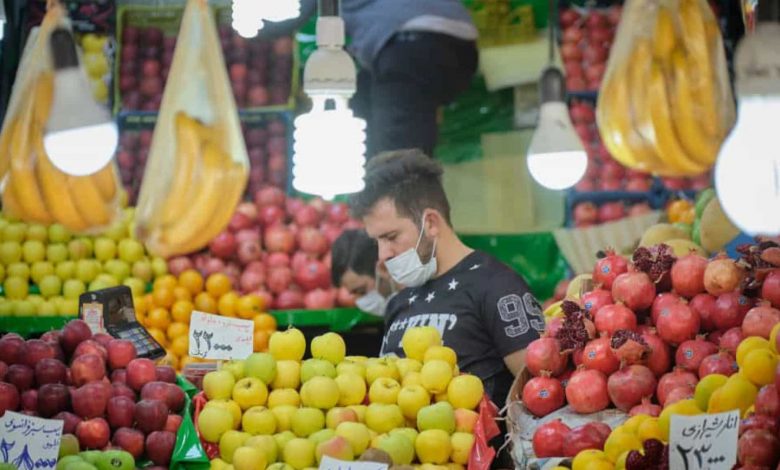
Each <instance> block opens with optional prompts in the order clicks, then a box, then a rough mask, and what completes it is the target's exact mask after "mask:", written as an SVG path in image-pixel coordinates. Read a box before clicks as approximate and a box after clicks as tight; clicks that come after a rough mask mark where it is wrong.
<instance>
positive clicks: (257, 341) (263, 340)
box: [253, 330, 271, 352]
mask: <svg viewBox="0 0 780 470" xmlns="http://www.w3.org/2000/svg"><path fill="white" fill-rule="evenodd" d="M270 337H271V333H269V332H268V331H265V330H258V331H255V335H254V341H253V342H254V348H253V351H254V352H265V351H267V350H268V339H269V338H270Z"/></svg>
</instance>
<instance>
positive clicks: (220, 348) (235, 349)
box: [190, 311, 255, 360]
mask: <svg viewBox="0 0 780 470" xmlns="http://www.w3.org/2000/svg"><path fill="white" fill-rule="evenodd" d="M254 333H255V324H254V322H252V320H241V319H240V318H230V317H222V316H219V315H209V314H208V313H203V312H197V311H196V312H192V317H191V318H190V356H193V357H200V358H202V359H216V360H223V359H245V358H246V357H247V356H249V355H250V354H252V351H253V349H254V338H255V337H254Z"/></svg>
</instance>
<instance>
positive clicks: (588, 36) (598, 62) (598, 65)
mask: <svg viewBox="0 0 780 470" xmlns="http://www.w3.org/2000/svg"><path fill="white" fill-rule="evenodd" d="M620 14H621V7H619V6H613V7H610V8H609V9H607V10H605V11H599V10H590V11H587V12H585V13H583V14H580V13H579V12H578V11H577V10H575V9H574V8H565V9H563V10H561V13H560V24H561V28H562V29H563V37H562V41H563V43H562V45H561V58H562V59H563V65H564V67H565V69H566V88H567V89H568V90H569V91H587V90H598V89H599V88H600V87H601V79H602V78H603V77H604V72H605V71H606V68H607V58H608V57H609V50H610V48H611V47H612V40H613V39H614V36H615V28H616V27H617V25H618V23H619V22H620Z"/></svg>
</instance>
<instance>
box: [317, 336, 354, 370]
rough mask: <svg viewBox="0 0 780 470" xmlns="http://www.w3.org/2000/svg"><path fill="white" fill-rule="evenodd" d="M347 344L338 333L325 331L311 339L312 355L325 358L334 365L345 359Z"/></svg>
mask: <svg viewBox="0 0 780 470" xmlns="http://www.w3.org/2000/svg"><path fill="white" fill-rule="evenodd" d="M346 352H347V345H346V344H344V339H343V338H342V337H341V336H339V335H338V334H336V333H332V332H331V333H325V334H324V335H321V336H317V337H316V338H314V339H313V340H311V357H313V358H315V359H325V360H326V361H328V362H330V363H331V364H333V365H334V366H335V365H336V364H338V363H339V362H341V361H343V360H344V356H345V355H346Z"/></svg>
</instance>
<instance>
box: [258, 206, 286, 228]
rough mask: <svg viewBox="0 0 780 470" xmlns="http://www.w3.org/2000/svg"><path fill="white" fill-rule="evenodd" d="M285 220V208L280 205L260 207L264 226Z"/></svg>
mask: <svg viewBox="0 0 780 470" xmlns="http://www.w3.org/2000/svg"><path fill="white" fill-rule="evenodd" d="M282 221H284V210H282V208H281V207H279V206H265V207H261V208H260V222H261V223H262V224H263V227H271V226H273V225H276V224H278V223H280V222H282Z"/></svg>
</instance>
